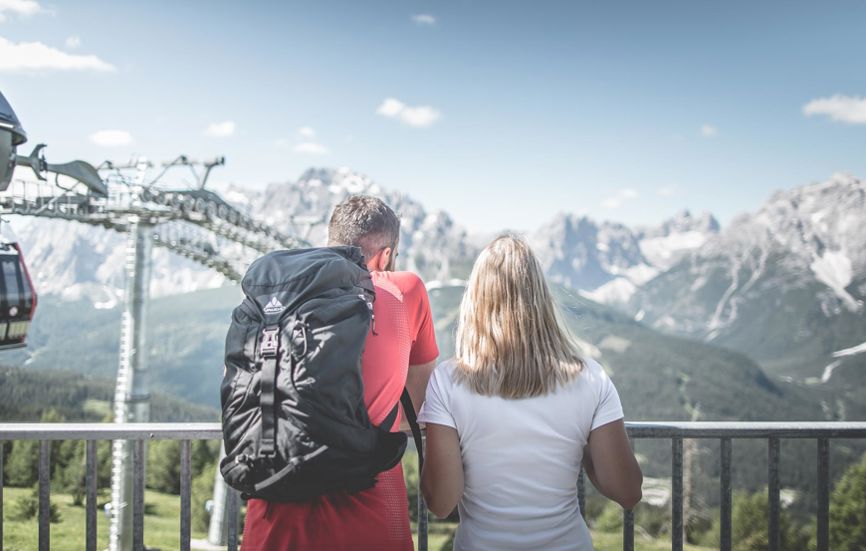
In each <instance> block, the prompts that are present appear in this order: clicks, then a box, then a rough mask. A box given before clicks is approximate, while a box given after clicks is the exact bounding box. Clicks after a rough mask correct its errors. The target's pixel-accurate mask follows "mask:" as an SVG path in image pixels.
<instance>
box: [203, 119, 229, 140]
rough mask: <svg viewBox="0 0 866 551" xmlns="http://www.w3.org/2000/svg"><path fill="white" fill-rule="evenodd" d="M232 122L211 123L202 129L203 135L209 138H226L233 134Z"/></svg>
mask: <svg viewBox="0 0 866 551" xmlns="http://www.w3.org/2000/svg"><path fill="white" fill-rule="evenodd" d="M235 128H236V126H235V122H234V121H223V122H212V123H211V124H209V125H208V127H207V128H205V129H204V135H205V136H208V137H211V138H228V137H229V136H231V135H232V134H234V133H235Z"/></svg>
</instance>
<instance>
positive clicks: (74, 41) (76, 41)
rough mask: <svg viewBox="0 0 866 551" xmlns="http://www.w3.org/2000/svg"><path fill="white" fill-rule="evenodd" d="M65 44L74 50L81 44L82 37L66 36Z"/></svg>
mask: <svg viewBox="0 0 866 551" xmlns="http://www.w3.org/2000/svg"><path fill="white" fill-rule="evenodd" d="M65 44H66V47H67V48H69V49H70V50H74V49H75V48H77V47H79V46H81V38H79V37H77V36H75V35H72V36H68V37H66V42H65Z"/></svg>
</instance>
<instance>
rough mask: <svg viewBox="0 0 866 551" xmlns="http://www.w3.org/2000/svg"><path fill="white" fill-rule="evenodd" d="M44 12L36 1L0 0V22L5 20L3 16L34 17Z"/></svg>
mask: <svg viewBox="0 0 866 551" xmlns="http://www.w3.org/2000/svg"><path fill="white" fill-rule="evenodd" d="M43 11H45V10H44V9H43V8H42V6H40V5H39V2H37V1H36V0H0V21H3V20H4V19H5V14H7V13H14V14H15V15H36V14H37V13H41V12H43Z"/></svg>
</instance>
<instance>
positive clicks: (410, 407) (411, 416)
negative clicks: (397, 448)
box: [400, 387, 424, 476]
mask: <svg viewBox="0 0 866 551" xmlns="http://www.w3.org/2000/svg"><path fill="white" fill-rule="evenodd" d="M400 403H401V404H403V413H404V415H406V420H407V421H409V427H410V428H411V429H412V438H414V439H415V449H416V450H417V451H418V475H419V476H420V475H421V469H422V468H424V449H423V448H424V443H423V441H422V440H421V427H419V426H418V419H417V418H416V417H415V405H414V404H413V403H412V397H411V396H409V391H408V390H406V387H403V394H401V395H400Z"/></svg>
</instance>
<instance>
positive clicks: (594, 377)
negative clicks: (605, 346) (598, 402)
mask: <svg viewBox="0 0 866 551" xmlns="http://www.w3.org/2000/svg"><path fill="white" fill-rule="evenodd" d="M608 381H610V375H609V374H608V372H607V370H606V369H605V368H604V366H603V365H601V364H600V363H599V362H598V361H596V360H595V359H593V358H591V357H589V356H585V357H583V368H582V369H581V370H580V373H579V374H578V375H577V377H575V378H574V380H573V381H572V382H571V383H570V384H569V387H571V388H572V389H575V390H577V389H580V388H596V387H599V386H604V385H606V384H608Z"/></svg>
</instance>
